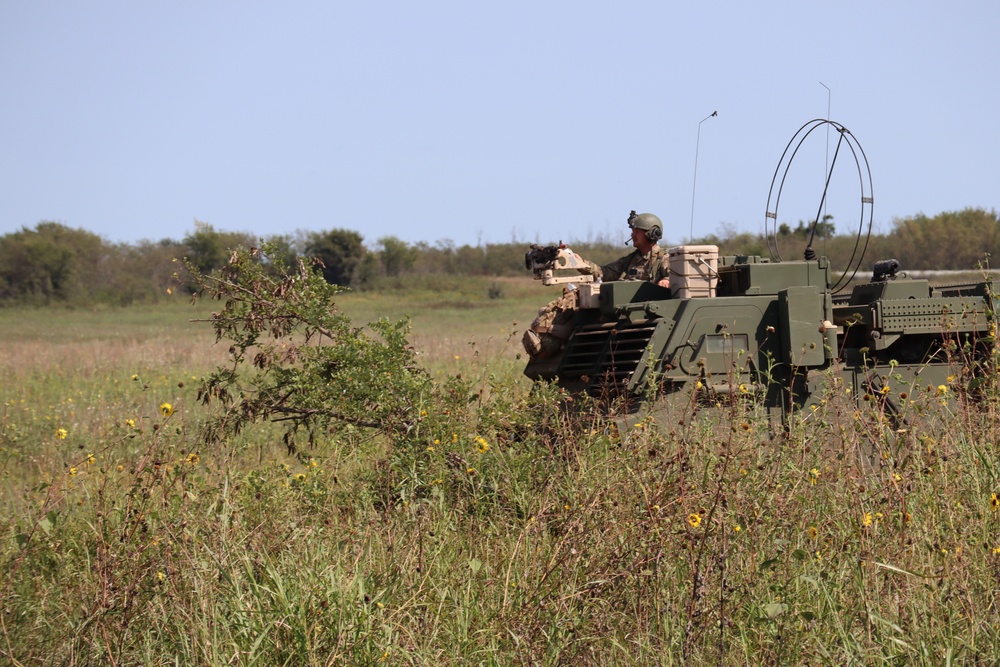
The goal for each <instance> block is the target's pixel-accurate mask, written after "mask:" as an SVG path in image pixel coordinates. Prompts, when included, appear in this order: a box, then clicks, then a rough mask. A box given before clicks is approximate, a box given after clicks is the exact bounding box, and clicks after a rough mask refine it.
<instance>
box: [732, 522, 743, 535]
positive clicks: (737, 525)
mask: <svg viewBox="0 0 1000 667" xmlns="http://www.w3.org/2000/svg"><path fill="white" fill-rule="evenodd" d="M741 530H743V526H741V525H740V524H736V525H735V526H733V532H734V533H738V532H740V531H741Z"/></svg>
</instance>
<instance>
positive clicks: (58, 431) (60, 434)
mask: <svg viewBox="0 0 1000 667" xmlns="http://www.w3.org/2000/svg"><path fill="white" fill-rule="evenodd" d="M67 435H69V433H68V432H67V431H66V429H64V428H57V429H56V438H58V439H59V440H65V439H66V436H67Z"/></svg>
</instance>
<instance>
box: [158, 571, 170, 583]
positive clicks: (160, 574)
mask: <svg viewBox="0 0 1000 667" xmlns="http://www.w3.org/2000/svg"><path fill="white" fill-rule="evenodd" d="M166 578H167V575H165V574H163V573H162V572H157V573H156V580H157V581H163V580H164V579H166Z"/></svg>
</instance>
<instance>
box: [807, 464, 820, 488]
mask: <svg viewBox="0 0 1000 667" xmlns="http://www.w3.org/2000/svg"><path fill="white" fill-rule="evenodd" d="M809 481H810V482H811V483H812V484H815V483H816V482H818V481H819V468H813V469H812V470H810V471H809Z"/></svg>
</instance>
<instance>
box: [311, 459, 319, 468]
mask: <svg viewBox="0 0 1000 667" xmlns="http://www.w3.org/2000/svg"><path fill="white" fill-rule="evenodd" d="M318 465H319V464H318V463H316V459H309V467H310V468H315V467H316V466H318Z"/></svg>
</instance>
